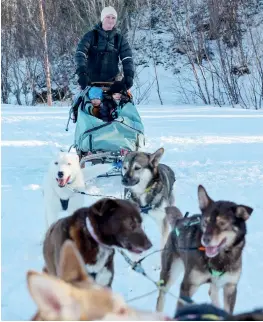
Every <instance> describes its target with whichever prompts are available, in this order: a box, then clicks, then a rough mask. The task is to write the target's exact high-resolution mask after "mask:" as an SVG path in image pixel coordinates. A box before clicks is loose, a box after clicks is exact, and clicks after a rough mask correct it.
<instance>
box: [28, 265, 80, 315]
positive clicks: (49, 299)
mask: <svg viewBox="0 0 263 322" xmlns="http://www.w3.org/2000/svg"><path fill="white" fill-rule="evenodd" d="M27 285H28V289H29V292H30V294H31V296H32V298H33V300H34V301H35V303H36V304H37V307H38V310H39V312H40V313H39V315H40V316H41V318H42V319H44V320H46V321H64V320H67V321H70V320H71V321H72V320H73V321H74V320H75V321H76V320H77V321H79V319H80V315H81V312H80V307H79V305H78V303H77V301H76V299H74V297H73V296H72V291H71V288H72V286H70V285H68V284H66V283H65V282H63V281H61V280H59V279H57V278H55V277H52V276H48V275H46V274H43V273H42V274H40V273H37V272H33V271H29V272H28V273H27Z"/></svg>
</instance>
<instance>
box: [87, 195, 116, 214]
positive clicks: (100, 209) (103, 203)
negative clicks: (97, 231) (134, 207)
mask: <svg viewBox="0 0 263 322" xmlns="http://www.w3.org/2000/svg"><path fill="white" fill-rule="evenodd" d="M118 207H119V204H118V202H117V200H115V199H110V198H103V199H100V200H99V201H97V202H96V203H95V204H94V205H93V206H92V207H91V210H92V211H93V213H94V214H95V215H98V216H103V215H104V214H107V213H110V212H112V211H113V210H115V209H116V208H118Z"/></svg>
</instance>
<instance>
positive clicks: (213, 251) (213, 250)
mask: <svg viewBox="0 0 263 322" xmlns="http://www.w3.org/2000/svg"><path fill="white" fill-rule="evenodd" d="M218 253H219V247H218V246H214V247H206V248H205V254H206V256H207V257H215V256H216V255H217V254H218Z"/></svg>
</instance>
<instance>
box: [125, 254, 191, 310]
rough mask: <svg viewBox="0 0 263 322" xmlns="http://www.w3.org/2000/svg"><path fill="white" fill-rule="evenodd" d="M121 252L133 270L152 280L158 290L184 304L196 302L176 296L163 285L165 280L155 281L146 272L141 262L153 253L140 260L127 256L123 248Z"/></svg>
mask: <svg viewBox="0 0 263 322" xmlns="http://www.w3.org/2000/svg"><path fill="white" fill-rule="evenodd" d="M119 253H120V254H121V255H122V256H123V258H124V259H125V261H126V262H127V263H128V264H129V265H130V267H131V268H132V270H134V271H135V272H137V273H139V274H141V275H143V276H144V277H145V278H146V279H148V280H149V281H151V282H152V283H153V284H154V285H155V286H156V288H157V290H159V291H162V292H165V293H167V294H169V295H171V296H172V297H173V298H176V299H178V301H179V302H181V303H182V304H184V305H189V304H193V303H194V302H193V300H192V299H191V298H188V297H180V296H175V295H174V294H173V293H171V292H170V291H168V290H167V289H166V288H165V287H164V286H163V284H164V281H163V280H159V281H155V280H153V279H152V278H151V277H150V276H149V275H148V274H147V273H146V272H145V270H144V268H143V266H142V264H141V262H142V261H143V260H144V259H145V258H146V257H148V256H149V255H152V254H153V253H151V254H149V255H148V256H145V257H143V258H142V259H141V260H139V261H133V260H131V259H130V257H129V256H127V255H126V254H125V252H124V251H123V250H121V249H120V250H119ZM151 293H153V292H150V293H147V294H145V295H144V296H147V295H149V294H151ZM141 297H143V296H140V297H138V298H141ZM135 299H137V298H135ZM132 300H134V299H132Z"/></svg>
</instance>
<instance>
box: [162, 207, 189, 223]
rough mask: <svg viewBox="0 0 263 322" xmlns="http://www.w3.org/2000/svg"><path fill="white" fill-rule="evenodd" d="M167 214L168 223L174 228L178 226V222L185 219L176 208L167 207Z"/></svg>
mask: <svg viewBox="0 0 263 322" xmlns="http://www.w3.org/2000/svg"><path fill="white" fill-rule="evenodd" d="M165 213H166V218H167V219H168V222H169V224H170V225H171V227H172V228H174V227H175V226H176V224H177V222H178V220H180V219H182V218H183V217H184V216H183V214H182V213H181V211H180V209H179V208H177V207H175V206H169V207H166V208H165Z"/></svg>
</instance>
